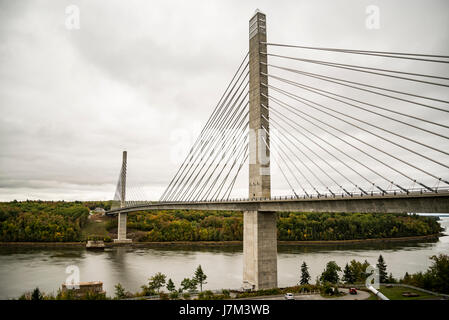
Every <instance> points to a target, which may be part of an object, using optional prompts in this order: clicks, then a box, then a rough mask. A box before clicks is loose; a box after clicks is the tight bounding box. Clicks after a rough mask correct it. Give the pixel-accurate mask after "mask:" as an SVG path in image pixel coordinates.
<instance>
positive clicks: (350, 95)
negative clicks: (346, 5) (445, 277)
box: [108, 12, 449, 289]
mask: <svg viewBox="0 0 449 320" xmlns="http://www.w3.org/2000/svg"><path fill="white" fill-rule="evenodd" d="M266 30H267V29H266V17H265V15H264V14H263V13H261V12H256V14H255V15H254V16H253V17H252V18H251V20H250V22H249V52H248V53H247V54H246V55H245V57H244V58H243V61H242V62H241V63H240V65H239V67H238V68H237V71H236V72H235V74H234V76H233V78H232V80H231V81H230V83H229V84H228V86H227V87H226V90H225V91H224V93H223V95H222V97H221V98H220V100H219V102H218V103H217V104H216V106H215V108H214V110H213V112H212V114H211V115H210V117H209V119H208V121H207V122H206V124H205V126H204V127H203V129H202V131H201V132H200V134H199V136H198V138H197V140H196V141H195V143H194V144H193V146H192V147H191V149H190V151H189V153H188V155H187V156H186V158H185V159H184V161H183V162H182V164H181V166H180V167H179V169H178V171H177V172H176V174H175V175H174V177H173V178H172V180H171V181H170V183H169V184H168V186H167V188H166V189H165V191H164V192H163V194H162V195H161V197H160V199H159V201H148V199H145V197H144V196H142V193H141V190H139V188H130V187H129V185H127V181H126V180H127V175H126V172H127V153H126V152H124V153H123V163H122V169H121V172H120V175H119V180H118V183H117V189H116V193H115V197H114V202H113V207H112V208H111V210H110V211H109V212H108V214H118V221H119V227H118V239H117V242H129V241H130V240H127V239H126V218H127V214H128V213H130V212H134V211H139V210H149V209H161V210H162V209H197V210H235V211H243V212H244V273H243V280H244V282H245V283H247V284H249V285H250V286H252V287H253V288H257V289H259V288H270V287H276V286H277V248H276V238H277V230H276V212H277V211H303V212H307V211H308V212H311V211H314V212H377V213H385V212H435V213H436V212H440V213H444V212H449V181H448V178H449V170H448V169H449V157H448V156H449V151H448V150H449V135H448V133H449V117H448V116H449V107H448V104H449V99H448V93H449V91H448V88H449V78H448V77H446V75H447V74H448V72H449V56H447V55H439V54H424V53H410V52H409V53H404V52H389V51H369V50H355V49H336V48H325V47H310V46H301V45H291V44H280V43H270V42H267V32H266ZM326 55H328V57H327V58H326ZM329 56H330V58H329ZM341 57H346V58H347V57H350V61H349V63H346V62H345V63H342V62H341V60H337V61H338V62H334V61H335V59H341ZM354 61H356V62H354ZM357 61H360V62H357ZM374 63H377V64H374ZM391 66H393V67H392V68H391ZM400 67H403V68H402V69H401V68H400ZM412 68H413V69H412ZM429 71H431V72H429ZM271 163H274V166H271ZM245 170H247V174H248V178H249V181H248V195H247V196H244V197H233V196H232V192H233V190H234V189H235V185H236V181H237V180H238V178H239V176H241V175H242V173H243V172H244V171H245ZM273 173H276V175H273V177H274V178H275V179H276V178H277V175H278V176H279V177H280V178H282V179H283V181H284V182H285V183H286V185H287V186H288V188H289V190H290V191H289V194H283V195H273V194H272V174H273ZM273 180H274V179H273Z"/></svg>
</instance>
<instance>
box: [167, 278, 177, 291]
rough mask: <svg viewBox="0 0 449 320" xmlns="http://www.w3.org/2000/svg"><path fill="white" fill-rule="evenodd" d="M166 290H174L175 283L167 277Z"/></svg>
mask: <svg viewBox="0 0 449 320" xmlns="http://www.w3.org/2000/svg"><path fill="white" fill-rule="evenodd" d="M167 290H168V291H169V292H173V291H175V284H174V283H173V280H172V279H168V282H167Z"/></svg>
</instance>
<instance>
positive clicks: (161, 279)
mask: <svg viewBox="0 0 449 320" xmlns="http://www.w3.org/2000/svg"><path fill="white" fill-rule="evenodd" d="M166 278H167V276H166V275H165V274H162V273H160V272H158V273H156V274H155V275H154V276H152V277H151V278H150V279H149V282H148V287H149V288H150V290H155V291H157V293H159V290H160V289H161V288H162V287H163V286H164V285H165V279H166Z"/></svg>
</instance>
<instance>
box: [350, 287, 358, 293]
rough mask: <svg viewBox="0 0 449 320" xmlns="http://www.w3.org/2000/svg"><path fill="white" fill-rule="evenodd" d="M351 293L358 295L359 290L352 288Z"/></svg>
mask: <svg viewBox="0 0 449 320" xmlns="http://www.w3.org/2000/svg"><path fill="white" fill-rule="evenodd" d="M349 293H350V294H357V290H356V289H355V288H350V289H349Z"/></svg>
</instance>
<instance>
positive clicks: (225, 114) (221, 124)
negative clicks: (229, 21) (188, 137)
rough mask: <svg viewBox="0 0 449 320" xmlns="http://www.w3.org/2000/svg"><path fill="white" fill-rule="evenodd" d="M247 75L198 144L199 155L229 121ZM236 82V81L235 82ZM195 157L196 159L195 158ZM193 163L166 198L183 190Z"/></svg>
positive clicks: (208, 146)
mask: <svg viewBox="0 0 449 320" xmlns="http://www.w3.org/2000/svg"><path fill="white" fill-rule="evenodd" d="M247 76H248V73H247V74H246V76H245V77H244V78H243V80H242V81H241V82H240V85H239V86H238V88H237V90H236V91H235V92H234V94H233V95H232V97H231V99H230V100H229V102H228V103H227V104H226V106H225V107H224V109H223V110H224V111H223V113H222V114H221V115H220V116H219V117H218V118H217V119H218V120H217V121H218V122H217V123H218V127H215V130H211V132H209V133H208V136H207V139H206V140H205V142H204V143H203V144H202V145H201V146H200V149H198V150H200V152H201V153H199V155H200V156H201V157H204V150H205V149H206V150H209V149H210V146H211V144H212V143H213V142H214V141H216V139H217V136H218V135H219V133H220V130H221V129H222V128H223V127H225V126H226V125H227V123H229V121H230V120H229V118H228V115H229V114H230V113H232V112H233V110H234V108H235V106H236V102H237V101H238V100H234V98H235V96H236V94H237V93H238V92H239V90H240V89H241V87H242V85H243V83H245V79H246V78H247ZM246 83H247V82H246ZM236 84H237V83H236ZM246 86H247V85H245V87H244V89H243V90H242V92H240V94H239V97H240V96H241V94H242V93H243V92H244V90H245V88H246ZM237 99H239V98H237ZM232 101H234V103H233V104H232V106H231V107H230V108H229V106H230V104H231V102H232ZM236 110H237V109H235V110H234V113H233V114H235V111H236ZM221 118H223V119H224V121H220V120H221ZM213 134H214V135H213ZM197 158H198V156H197ZM197 158H196V159H197ZM199 163H200V162H198V164H199ZM194 164H195V162H192V161H190V163H189V167H188V170H187V172H186V173H185V174H184V177H183V178H182V179H181V181H180V182H179V184H177V186H176V188H175V190H174V191H173V192H172V194H171V195H170V196H169V197H168V200H171V199H172V198H173V196H174V194H175V193H176V192H179V190H183V189H184V186H185V183H184V185H183V184H182V183H183V182H184V180H185V178H186V177H187V175H188V174H189V172H190V170H191V169H192V168H193V166H194ZM197 167H198V165H197V166H196V167H195V169H194V171H193V172H195V170H196V169H197ZM189 179H190V177H189ZM187 182H188V180H187ZM180 188H181V189H180Z"/></svg>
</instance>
